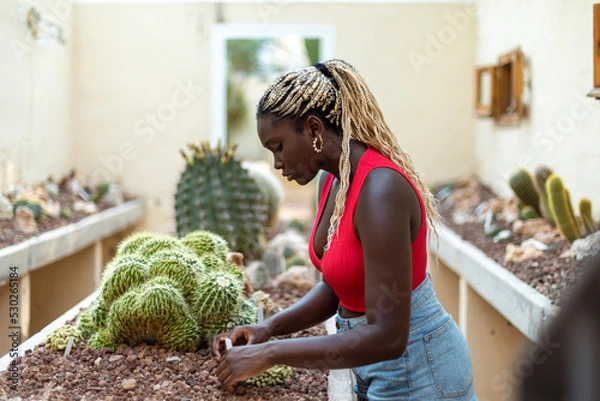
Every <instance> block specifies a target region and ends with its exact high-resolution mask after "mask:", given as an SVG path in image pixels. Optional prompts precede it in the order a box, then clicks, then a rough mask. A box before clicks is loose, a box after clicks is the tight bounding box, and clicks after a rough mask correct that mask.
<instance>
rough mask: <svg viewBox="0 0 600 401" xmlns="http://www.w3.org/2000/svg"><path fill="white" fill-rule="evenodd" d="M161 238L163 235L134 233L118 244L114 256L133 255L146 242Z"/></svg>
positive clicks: (148, 232)
mask: <svg viewBox="0 0 600 401" xmlns="http://www.w3.org/2000/svg"><path fill="white" fill-rule="evenodd" d="M161 237H164V234H160V233H154V232H151V231H136V232H134V233H133V234H129V235H128V236H127V237H125V238H124V239H123V240H121V242H119V245H118V246H117V253H116V256H122V255H134V254H136V253H137V251H138V250H139V249H140V247H141V246H142V245H144V244H145V243H146V242H148V241H150V240H152V239H155V238H161Z"/></svg>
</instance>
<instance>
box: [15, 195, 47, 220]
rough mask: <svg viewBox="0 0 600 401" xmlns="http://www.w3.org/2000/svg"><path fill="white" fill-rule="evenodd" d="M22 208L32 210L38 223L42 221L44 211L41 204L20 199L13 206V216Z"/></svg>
mask: <svg viewBox="0 0 600 401" xmlns="http://www.w3.org/2000/svg"><path fill="white" fill-rule="evenodd" d="M20 206H25V207H26V208H28V209H29V210H31V212H32V213H33V217H34V218H35V220H36V221H40V219H41V218H42V215H43V213H44V211H43V209H42V206H41V205H40V204H39V203H37V202H33V201H29V200H26V199H20V200H18V201H16V202H15V203H14V204H13V214H14V213H15V212H16V211H17V209H18V208H19V207H20Z"/></svg>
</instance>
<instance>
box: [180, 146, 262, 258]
mask: <svg viewBox="0 0 600 401" xmlns="http://www.w3.org/2000/svg"><path fill="white" fill-rule="evenodd" d="M188 148H189V153H186V152H184V151H182V154H183V156H184V158H185V160H186V161H187V163H186V167H185V170H184V171H183V172H182V174H181V176H180V179H179V182H178V183H177V191H176V193H175V217H176V223H177V233H178V235H179V236H184V235H185V234H187V233H189V232H191V231H196V230H208V231H211V232H214V233H216V234H219V235H221V236H222V237H223V238H225V239H226V240H227V242H228V244H229V245H230V247H231V248H232V249H235V250H236V251H237V252H240V253H242V254H244V257H245V258H246V259H248V260H251V259H257V258H260V256H261V254H262V250H263V242H264V226H263V223H264V221H265V217H266V209H267V205H266V201H265V199H264V197H263V195H262V193H261V191H260V188H259V187H258V185H257V183H256V181H255V180H254V179H253V178H252V177H250V175H249V174H248V172H247V170H246V169H244V168H243V167H242V165H241V163H240V162H239V161H238V160H237V159H235V158H234V156H233V155H234V152H235V146H232V147H230V146H227V147H224V148H222V147H221V146H220V145H219V146H217V148H216V149H211V147H210V145H209V144H208V143H207V142H203V143H201V144H200V146H196V145H188Z"/></svg>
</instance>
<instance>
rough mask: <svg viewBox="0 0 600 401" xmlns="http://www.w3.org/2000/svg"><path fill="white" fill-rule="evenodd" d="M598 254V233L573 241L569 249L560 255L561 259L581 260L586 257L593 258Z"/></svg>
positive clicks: (599, 234)
mask: <svg viewBox="0 0 600 401" xmlns="http://www.w3.org/2000/svg"><path fill="white" fill-rule="evenodd" d="M598 252H600V231H596V232H595V233H594V234H590V235H588V236H587V237H585V238H580V239H578V240H575V241H573V244H571V248H570V249H569V250H568V251H566V252H563V253H562V255H560V257H561V258H568V257H573V258H575V259H576V260H581V259H583V258H585V257H586V256H593V255H595V254H597V253H598Z"/></svg>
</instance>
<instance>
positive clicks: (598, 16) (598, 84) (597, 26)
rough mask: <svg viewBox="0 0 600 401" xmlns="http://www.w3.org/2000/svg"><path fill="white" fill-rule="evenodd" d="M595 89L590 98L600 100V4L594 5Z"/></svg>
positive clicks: (589, 94) (593, 50)
mask: <svg viewBox="0 0 600 401" xmlns="http://www.w3.org/2000/svg"><path fill="white" fill-rule="evenodd" d="M593 23H594V42H593V49H592V52H593V57H594V89H592V90H591V91H590V93H588V96H590V97H595V98H596V99H598V100H600V3H596V4H594V20H593Z"/></svg>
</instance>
